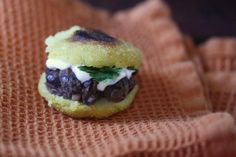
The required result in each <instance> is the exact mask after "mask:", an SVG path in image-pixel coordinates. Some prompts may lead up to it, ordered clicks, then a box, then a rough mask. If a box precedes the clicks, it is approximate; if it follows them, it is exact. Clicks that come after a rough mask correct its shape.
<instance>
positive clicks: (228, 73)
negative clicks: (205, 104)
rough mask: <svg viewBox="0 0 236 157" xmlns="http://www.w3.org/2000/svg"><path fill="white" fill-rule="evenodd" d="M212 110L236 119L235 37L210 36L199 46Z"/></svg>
mask: <svg viewBox="0 0 236 157" xmlns="http://www.w3.org/2000/svg"><path fill="white" fill-rule="evenodd" d="M199 57H200V59H201V60H202V66H203V69H204V70H203V71H204V73H205V76H206V85H205V87H207V88H208V89H209V90H208V95H209V99H210V100H211V102H212V105H213V111H214V112H216V111H226V112H229V113H230V114H232V116H233V117H234V118H235V119H236V71H235V70H236V38H212V39H210V40H208V41H207V42H206V43H204V44H203V45H201V46H200V47H199Z"/></svg>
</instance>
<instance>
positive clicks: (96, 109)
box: [38, 73, 138, 118]
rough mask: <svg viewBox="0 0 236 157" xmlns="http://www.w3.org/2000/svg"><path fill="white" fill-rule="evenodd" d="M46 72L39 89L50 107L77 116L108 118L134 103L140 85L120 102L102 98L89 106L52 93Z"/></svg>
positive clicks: (40, 81)
mask: <svg viewBox="0 0 236 157" xmlns="http://www.w3.org/2000/svg"><path fill="white" fill-rule="evenodd" d="M45 82H46V79H45V73H43V74H42V75H41V77H40V80H39V84H38V90H39V93H40V95H41V96H42V97H44V98H45V99H46V100H47V101H48V105H49V106H50V107H53V108H55V109H56V110H58V111H59V112H62V113H64V114H66V115H68V116H71V117H75V118H106V117H109V116H111V115H113V114H115V113H118V112H120V111H123V110H125V109H126V108H128V107H129V106H130V104H131V103H132V101H133V99H134V97H135V95H136V93H137V91H138V86H137V85H136V86H135V87H134V88H133V90H132V91H131V92H130V93H129V94H128V96H127V97H126V98H125V99H124V100H122V101H120V102H118V103H114V102H110V101H107V100H105V99H100V100H98V101H96V102H95V103H94V104H92V105H90V106H88V105H84V104H82V103H81V102H78V101H73V100H67V99H64V98H63V97H60V96H56V95H54V94H51V93H50V92H49V91H48V90H47V87H46V85H45Z"/></svg>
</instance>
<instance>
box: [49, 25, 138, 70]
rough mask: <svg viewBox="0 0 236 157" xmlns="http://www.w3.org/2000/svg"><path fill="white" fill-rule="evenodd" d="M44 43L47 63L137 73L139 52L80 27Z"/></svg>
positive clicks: (59, 33)
mask: <svg viewBox="0 0 236 157" xmlns="http://www.w3.org/2000/svg"><path fill="white" fill-rule="evenodd" d="M45 43H46V45H47V47H46V52H47V53H48V59H56V60H60V61H63V62H65V63H68V64H71V65H84V66H92V67H97V68H100V67H104V66H108V67H112V66H115V67H120V68H127V67H133V68H135V69H138V68H139V66H140V62H141V55H140V52H139V50H138V49H137V48H135V47H134V46H132V45H131V44H130V43H128V42H125V41H122V40H119V39H116V38H114V37H112V36H109V35H107V34H106V33H103V32H101V31H98V30H94V29H88V28H82V27H80V26H73V27H71V28H70V29H68V30H65V31H62V32H58V33H56V34H55V35H54V36H49V37H48V38H47V39H46V40H45Z"/></svg>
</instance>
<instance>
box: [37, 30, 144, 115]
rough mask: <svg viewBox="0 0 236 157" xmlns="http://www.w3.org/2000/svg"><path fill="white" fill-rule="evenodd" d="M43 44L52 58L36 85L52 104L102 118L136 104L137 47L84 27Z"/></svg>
mask: <svg viewBox="0 0 236 157" xmlns="http://www.w3.org/2000/svg"><path fill="white" fill-rule="evenodd" d="M45 43H46V45H47V47H46V53H47V54H48V58H47V61H46V68H45V72H44V73H43V74H42V75H41V78H40V81H39V84H38V89H39V92H40V94H41V96H43V97H44V98H45V99H46V100H47V101H48V104H49V105H50V106H52V107H53V108H55V109H57V110H58V111H60V112H62V113H64V114H67V115H69V116H72V117H78V118H79V117H80V118H85V117H94V118H104V117H108V116H110V115H112V114H114V113H117V112H119V111H122V110H124V109H126V108H127V107H128V106H129V105H130V104H131V103H132V101H133V99H134V97H135V94H136V92H137V90H138V85H137V83H136V79H135V75H136V73H137V71H138V68H139V66H140V62H141V56H140V52H139V50H138V49H137V48H135V47H133V46H132V45H131V44H129V43H127V42H124V41H122V40H118V39H116V38H114V37H111V36H109V35H107V34H105V33H103V32H101V31H98V30H93V29H88V28H82V27H80V26H73V27H71V28H70V29H68V30H66V31H62V32H59V33H57V34H55V35H54V36H49V37H48V38H47V39H46V41H45Z"/></svg>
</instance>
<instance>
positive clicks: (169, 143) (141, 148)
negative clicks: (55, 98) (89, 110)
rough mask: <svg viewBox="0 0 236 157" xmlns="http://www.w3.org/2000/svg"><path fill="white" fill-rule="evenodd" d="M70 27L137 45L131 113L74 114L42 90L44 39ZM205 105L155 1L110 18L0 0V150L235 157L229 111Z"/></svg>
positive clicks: (65, 3)
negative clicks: (60, 110) (96, 31)
mask: <svg viewBox="0 0 236 157" xmlns="http://www.w3.org/2000/svg"><path fill="white" fill-rule="evenodd" d="M76 24H78V25H81V26H84V27H94V28H97V29H101V30H103V31H105V32H107V33H109V34H111V35H113V36H115V37H119V38H122V39H124V40H127V41H129V42H131V43H133V44H134V45H135V46H137V47H138V48H140V50H141V51H142V56H143V64H142V67H141V69H140V71H139V76H138V77H139V78H138V79H139V84H140V91H139V93H138V95H137V97H136V98H135V101H134V103H133V104H132V107H130V108H129V109H128V110H126V111H124V112H122V113H119V114H116V115H114V116H112V117H110V118H107V119H103V120H93V119H83V120H81V119H72V118H70V117H67V116H64V115H62V114H61V113H58V112H57V111H54V110H52V109H51V108H49V107H48V106H47V102H46V101H45V100H44V99H43V98H42V97H40V95H39V93H38V91H37V83H38V79H39V76H40V74H41V73H42V71H43V69H44V66H45V59H46V54H45V53H44V48H45V45H44V39H45V38H46V37H47V36H48V35H50V34H53V33H55V32H58V31H60V30H63V29H66V28H68V27H70V26H71V25H76ZM209 108H210V103H208V101H207V99H206V98H205V95H204V88H203V86H202V84H201V81H200V77H199V75H198V73H197V69H196V67H195V66H194V63H193V62H192V61H191V60H190V58H189V56H188V54H187V49H186V47H185V45H184V41H183V37H182V35H181V33H180V32H179V30H178V29H177V27H176V26H175V24H174V23H173V21H172V20H171V18H170V11H169V9H168V8H167V6H166V5H165V4H163V3H162V2H161V1H146V2H144V3H142V4H140V5H138V6H136V7H135V8H133V9H131V10H126V11H122V12H118V13H116V14H114V15H110V14H108V13H107V12H104V11H101V10H98V9H95V8H91V7H89V6H86V5H84V4H82V3H80V2H75V1H69V0H38V1H34V0H24V1H22V0H0V117H1V118H0V156H4V157H7V156H9V157H26V156H32V157H62V156H68V157H76V156H83V157H94V156H98V157H110V156H175V157H177V156H180V157H182V156H186V157H190V156H191V157H192V156H222V155H224V156H235V155H236V150H235V144H236V127H235V124H234V120H233V118H232V117H231V116H230V115H229V114H227V113H211V112H210V110H209Z"/></svg>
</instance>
